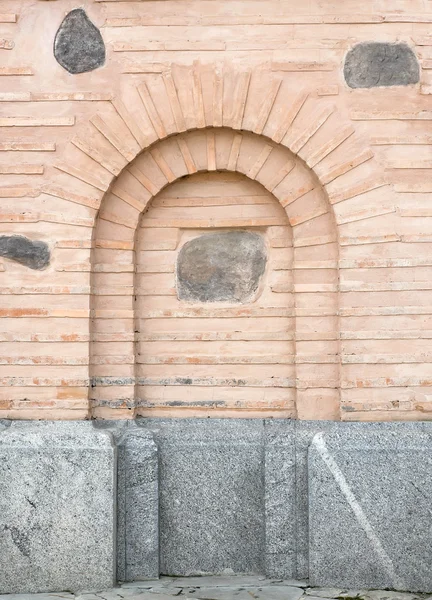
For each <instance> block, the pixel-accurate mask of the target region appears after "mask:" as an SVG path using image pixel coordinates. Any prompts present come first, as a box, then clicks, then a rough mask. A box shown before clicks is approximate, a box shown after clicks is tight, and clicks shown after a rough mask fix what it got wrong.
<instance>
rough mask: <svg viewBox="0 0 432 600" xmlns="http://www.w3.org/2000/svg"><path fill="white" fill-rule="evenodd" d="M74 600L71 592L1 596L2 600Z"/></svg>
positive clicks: (0, 599)
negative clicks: (62, 599)
mask: <svg viewBox="0 0 432 600" xmlns="http://www.w3.org/2000/svg"><path fill="white" fill-rule="evenodd" d="M61 598H64V599H65V600H72V599H73V598H75V596H74V594H71V593H70V592H56V593H55V594H0V600H61Z"/></svg>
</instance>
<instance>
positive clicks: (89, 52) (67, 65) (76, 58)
mask: <svg viewBox="0 0 432 600" xmlns="http://www.w3.org/2000/svg"><path fill="white" fill-rule="evenodd" d="M54 56H55V58H56V60H57V62H58V63H60V64H61V66H62V67H63V68H64V69H66V71H69V73H72V74H74V75H76V74H77V73H86V72H87V71H94V69H97V68H98V67H101V66H102V65H103V64H104V63H105V44H104V41H103V39H102V36H101V33H100V31H99V29H98V28H97V27H96V25H94V24H93V23H92V22H91V21H90V19H89V18H88V17H87V15H86V13H85V11H84V10H83V9H82V8H75V9H74V10H71V12H70V13H68V14H67V15H66V17H65V18H64V20H63V22H62V24H61V25H60V27H59V30H58V31H57V34H56V37H55V40H54Z"/></svg>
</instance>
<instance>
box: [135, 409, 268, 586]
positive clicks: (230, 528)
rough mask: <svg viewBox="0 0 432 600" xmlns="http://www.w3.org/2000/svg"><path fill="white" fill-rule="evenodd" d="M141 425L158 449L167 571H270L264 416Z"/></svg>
mask: <svg viewBox="0 0 432 600" xmlns="http://www.w3.org/2000/svg"><path fill="white" fill-rule="evenodd" d="M138 424H139V425H140V426H143V427H146V428H148V429H150V430H152V431H153V432H154V435H155V440H156V443H157V446H158V449H159V467H160V560H161V566H160V570H161V573H163V574H167V575H193V574H195V575H201V574H204V573H211V574H220V573H223V572H224V571H226V570H227V569H229V570H230V572H234V573H263V571H264V558H263V557H264V543H265V519H264V468H263V465H264V444H263V429H264V426H263V421H262V420H253V419H141V420H138Z"/></svg>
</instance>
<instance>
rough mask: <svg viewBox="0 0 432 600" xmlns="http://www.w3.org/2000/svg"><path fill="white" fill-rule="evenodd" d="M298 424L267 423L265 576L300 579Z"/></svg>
mask: <svg viewBox="0 0 432 600" xmlns="http://www.w3.org/2000/svg"><path fill="white" fill-rule="evenodd" d="M295 473H296V465H295V423H294V421H288V420H285V419H277V420H276V419H268V420H266V421H265V528H266V548H265V562H266V564H265V573H266V575H267V576H268V577H280V578H284V579H286V578H292V577H295V576H296V567H297V563H296V558H297V539H296V534H297V532H296V507H295V499H296V487H295V484H296V477H295Z"/></svg>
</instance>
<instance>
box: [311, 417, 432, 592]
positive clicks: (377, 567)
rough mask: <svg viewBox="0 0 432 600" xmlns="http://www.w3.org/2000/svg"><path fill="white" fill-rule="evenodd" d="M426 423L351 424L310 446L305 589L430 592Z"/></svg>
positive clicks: (430, 459)
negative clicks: (324, 587) (345, 588)
mask: <svg viewBox="0 0 432 600" xmlns="http://www.w3.org/2000/svg"><path fill="white" fill-rule="evenodd" d="M431 497H432V424H428V423H400V424H397V423H373V424H366V423H358V424H352V425H351V426H346V424H339V426H338V427H337V428H336V429H335V430H333V431H332V432H331V433H327V434H324V433H319V434H317V435H316V436H315V437H314V439H313V442H312V444H311V447H310V449H309V540H310V554H309V563H310V582H311V585H319V586H341V587H351V588H391V589H396V590H405V591H412V592H430V591H432V569H431V564H432V543H431V540H432V520H431V510H430V498H431Z"/></svg>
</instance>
